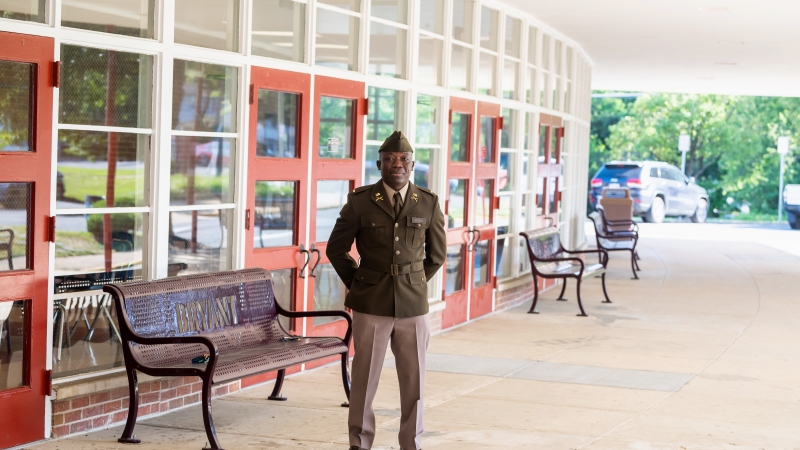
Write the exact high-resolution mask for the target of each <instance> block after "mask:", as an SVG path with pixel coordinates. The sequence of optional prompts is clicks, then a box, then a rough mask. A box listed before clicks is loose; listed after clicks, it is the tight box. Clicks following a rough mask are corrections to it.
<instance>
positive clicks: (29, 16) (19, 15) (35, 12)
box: [0, 0, 47, 23]
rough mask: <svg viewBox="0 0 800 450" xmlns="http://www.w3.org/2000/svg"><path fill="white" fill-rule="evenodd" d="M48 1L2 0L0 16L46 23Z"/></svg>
mask: <svg viewBox="0 0 800 450" xmlns="http://www.w3.org/2000/svg"><path fill="white" fill-rule="evenodd" d="M45 11H47V3H45V2H43V1H42V0H4V1H2V2H0V18H2V19H14V20H25V21H28V22H39V23H44V20H45Z"/></svg>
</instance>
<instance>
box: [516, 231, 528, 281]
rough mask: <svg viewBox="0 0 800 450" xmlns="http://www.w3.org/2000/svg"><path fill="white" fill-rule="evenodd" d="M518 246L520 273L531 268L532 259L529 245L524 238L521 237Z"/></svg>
mask: <svg viewBox="0 0 800 450" xmlns="http://www.w3.org/2000/svg"><path fill="white" fill-rule="evenodd" d="M518 242H519V245H518V246H517V261H518V263H519V273H525V272H528V271H529V270H531V260H530V256H529V255H528V245H527V244H526V243H525V241H524V240H523V239H520V240H519V241H518Z"/></svg>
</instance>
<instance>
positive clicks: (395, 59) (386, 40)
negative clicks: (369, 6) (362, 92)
mask: <svg viewBox="0 0 800 450" xmlns="http://www.w3.org/2000/svg"><path fill="white" fill-rule="evenodd" d="M369 39H370V44H369V73H370V74H371V75H380V76H384V77H391V78H406V52H405V50H406V47H407V45H406V30H404V29H402V28H396V27H393V26H391V25H386V24H383V23H380V22H375V21H372V22H370V28H369Z"/></svg>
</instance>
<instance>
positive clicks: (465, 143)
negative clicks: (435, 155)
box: [450, 112, 470, 161]
mask: <svg viewBox="0 0 800 450" xmlns="http://www.w3.org/2000/svg"><path fill="white" fill-rule="evenodd" d="M451 115H452V118H451V123H450V161H467V158H468V157H469V127H470V115H469V114H464V113H459V112H451Z"/></svg>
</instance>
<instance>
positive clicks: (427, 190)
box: [417, 186, 436, 195]
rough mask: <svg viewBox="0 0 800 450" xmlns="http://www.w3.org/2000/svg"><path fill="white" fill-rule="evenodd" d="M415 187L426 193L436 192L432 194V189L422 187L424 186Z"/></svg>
mask: <svg viewBox="0 0 800 450" xmlns="http://www.w3.org/2000/svg"><path fill="white" fill-rule="evenodd" d="M417 189H419V190H420V191H422V192H425V193H426V194H430V195H436V194H434V193H433V191H432V190H430V189H427V188H424V187H419V186H417Z"/></svg>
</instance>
